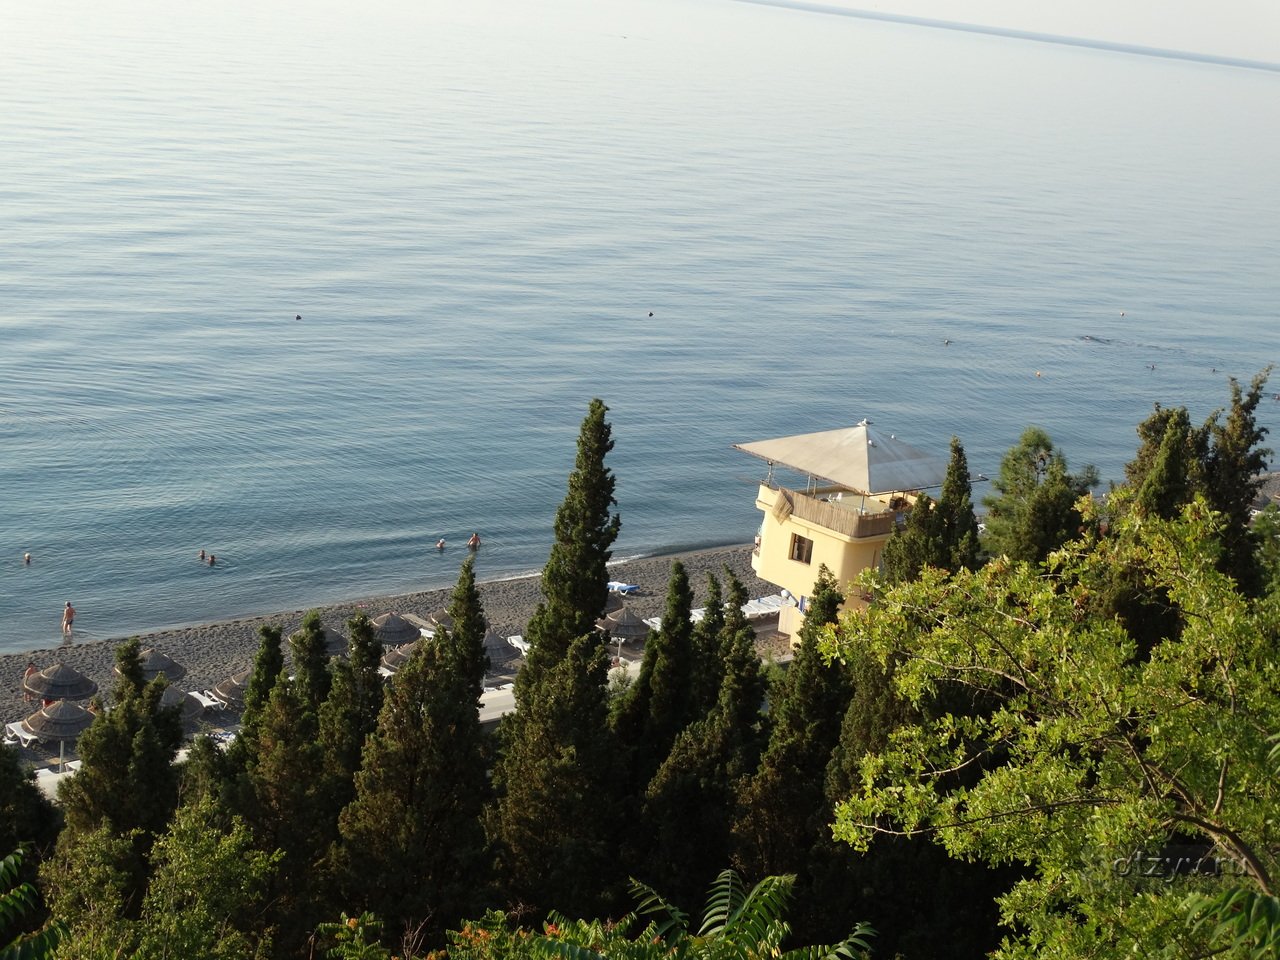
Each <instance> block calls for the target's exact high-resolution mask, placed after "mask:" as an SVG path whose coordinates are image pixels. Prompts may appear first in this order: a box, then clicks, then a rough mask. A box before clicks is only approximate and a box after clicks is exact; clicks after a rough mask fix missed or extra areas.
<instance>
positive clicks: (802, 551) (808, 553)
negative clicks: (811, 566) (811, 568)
mask: <svg viewBox="0 0 1280 960" xmlns="http://www.w3.org/2000/svg"><path fill="white" fill-rule="evenodd" d="M791 559H792V560H798V561H799V562H800V563H808V562H809V561H811V560H812V559H813V541H812V540H810V539H808V538H807V537H802V536H800V534H798V533H793V534H792V535H791Z"/></svg>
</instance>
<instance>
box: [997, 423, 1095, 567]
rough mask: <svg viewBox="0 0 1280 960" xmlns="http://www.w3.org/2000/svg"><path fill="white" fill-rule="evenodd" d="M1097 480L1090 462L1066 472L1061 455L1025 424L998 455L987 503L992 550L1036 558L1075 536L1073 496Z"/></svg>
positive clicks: (1037, 430)
mask: <svg viewBox="0 0 1280 960" xmlns="http://www.w3.org/2000/svg"><path fill="white" fill-rule="evenodd" d="M1097 484H1098V472H1097V470H1095V469H1094V468H1093V467H1092V466H1088V467H1085V468H1084V469H1083V470H1081V471H1080V472H1079V473H1076V474H1073V473H1069V472H1068V471H1067V460H1066V457H1064V456H1063V455H1062V452H1061V451H1060V450H1058V448H1057V447H1055V446H1054V444H1053V441H1052V440H1051V439H1050V438H1049V435H1048V434H1047V433H1045V432H1044V431H1043V430H1041V429H1040V428H1039V427H1028V428H1027V429H1026V430H1025V431H1024V432H1023V434H1022V437H1021V438H1020V439H1019V440H1018V443H1017V444H1015V445H1014V446H1013V447H1012V448H1011V449H1010V450H1009V452H1008V453H1006V454H1005V455H1004V459H1003V460H1001V461H1000V474H999V476H998V477H997V478H996V480H995V481H994V487H995V490H996V493H995V494H994V495H993V496H990V497H987V498H986V499H985V500H984V501H983V502H984V503H985V504H986V505H987V509H988V511H989V512H988V514H987V543H986V546H987V548H988V550H989V551H990V552H991V553H992V554H1004V555H1006V556H1008V557H1009V558H1010V559H1011V560H1023V561H1026V562H1028V563H1039V562H1041V561H1042V560H1044V558H1045V557H1047V556H1048V555H1049V554H1050V553H1051V552H1052V551H1054V550H1056V549H1057V548H1058V547H1060V546H1062V544H1064V543H1065V542H1066V541H1067V540H1069V539H1072V538H1073V537H1075V535H1076V533H1077V532H1078V530H1079V527H1080V524H1081V516H1080V512H1079V511H1078V510H1077V509H1076V506H1075V504H1076V501H1077V500H1078V499H1079V498H1080V497H1082V496H1084V495H1085V494H1086V493H1087V492H1088V491H1089V490H1090V489H1091V488H1093V487H1095V486H1097Z"/></svg>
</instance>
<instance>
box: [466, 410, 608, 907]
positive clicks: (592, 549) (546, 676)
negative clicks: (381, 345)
mask: <svg viewBox="0 0 1280 960" xmlns="http://www.w3.org/2000/svg"><path fill="white" fill-rule="evenodd" d="M607 412H608V408H607V407H606V406H605V405H604V404H603V403H601V402H600V401H599V400H593V401H592V402H591V406H590V409H589V411H588V413H587V416H586V418H585V419H584V420H583V422H582V429H581V431H580V432H579V436H578V456H577V462H576V465H575V468H574V470H573V472H572V473H571V474H570V476H569V484H568V492H567V493H566V495H565V498H564V501H563V502H562V503H561V505H560V508H559V509H558V510H557V511H556V521H555V543H554V544H553V545H552V548H551V555H550V557H549V558H548V560H547V565H546V566H545V567H544V568H543V572H542V592H543V602H542V603H540V604H539V605H538V608H537V610H536V611H535V612H534V615H533V618H532V619H531V620H530V622H529V626H528V628H527V630H526V636H527V637H528V639H529V642H530V651H529V655H528V658H527V660H526V663H525V667H524V669H522V670H521V671H520V673H519V674H518V675H517V677H516V686H515V700H516V712H515V713H514V714H512V715H510V716H509V717H508V718H507V719H506V720H505V721H504V723H503V727H502V736H501V753H500V756H499V761H498V764H497V766H496V768H495V770H494V784H495V787H496V788H497V791H498V800H497V804H496V807H495V808H494V810H493V811H492V813H491V815H490V817H489V824H490V833H491V836H492V838H493V839H494V840H495V841H496V842H497V843H498V844H499V845H500V851H501V862H502V864H503V865H504V868H505V872H506V876H507V878H508V894H509V895H510V896H512V897H513V898H515V899H516V900H518V901H520V902H523V903H526V904H532V905H535V906H536V907H539V908H543V909H545V908H547V907H550V906H553V905H554V906H558V907H560V908H561V909H566V910H575V911H581V912H592V911H594V910H596V909H598V908H599V907H601V906H603V905H605V904H607V903H608V902H609V900H610V899H611V897H612V887H613V881H612V880H611V879H610V874H611V872H612V860H613V856H612V851H613V849H614V846H615V842H614V841H613V839H612V838H613V835H614V822H613V821H614V818H615V817H616V816H617V811H618V808H619V804H620V793H621V783H620V778H619V777H618V776H617V775H616V773H615V771H616V768H617V757H616V749H615V745H614V741H613V738H612V736H611V735H610V731H609V729H608V725H607V713H608V711H607V703H606V697H607V686H606V684H607V674H608V663H609V661H608V656H607V654H606V652H605V649H604V643H603V634H601V633H600V632H599V631H598V630H597V629H596V626H595V624H596V621H597V620H598V619H599V618H600V617H601V615H602V614H603V612H604V606H605V600H606V598H607V596H608V571H607V568H606V566H605V565H606V563H607V561H608V559H609V556H610V548H611V547H612V545H613V542H614V540H615V539H616V538H617V536H618V530H619V526H620V521H619V519H618V517H617V516H616V515H613V514H611V513H610V510H611V508H612V507H613V506H614V504H615V501H614V497H613V491H614V478H613V474H612V473H611V472H610V470H609V469H608V468H607V467H606V466H605V464H604V458H605V455H606V454H607V453H608V452H609V451H610V450H611V449H612V448H613V440H612V437H611V431H610V427H609V424H608V422H607V421H606V420H605V414H606V413H607Z"/></svg>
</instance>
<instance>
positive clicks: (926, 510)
mask: <svg viewBox="0 0 1280 960" xmlns="http://www.w3.org/2000/svg"><path fill="white" fill-rule="evenodd" d="M972 484H973V482H972V480H971V478H970V476H969V459H968V457H966V456H965V452H964V445H963V444H961V443H960V438H959V437H952V438H951V459H950V460H948V461H947V472H946V475H945V477H944V478H943V481H942V491H941V492H940V494H939V495H938V499H937V501H934V500H932V499H930V498H929V497H928V496H926V495H925V494H921V495H920V496H919V497H918V498H917V499H916V503H915V506H914V507H912V508H911V513H910V514H908V515H907V523H906V526H905V527H903V529H901V530H898V531H895V532H894V534H893V536H891V537H890V538H889V542H888V543H886V544H885V548H884V574H885V579H886V580H887V581H888V582H889V583H891V584H893V583H903V582H906V581H908V580H915V579H916V578H917V577H919V576H920V571H921V570H923V569H924V568H925V567H937V568H938V569H939V570H949V571H953V572H954V571H956V570H960V569H968V570H974V569H977V567H978V519H977V517H975V516H974V513H973V500H972V497H971V490H972Z"/></svg>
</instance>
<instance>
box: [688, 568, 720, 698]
mask: <svg viewBox="0 0 1280 960" xmlns="http://www.w3.org/2000/svg"><path fill="white" fill-rule="evenodd" d="M723 629H724V594H723V593H722V592H721V589H720V581H719V580H717V579H716V577H715V575H714V574H711V573H708V574H707V602H706V606H705V607H704V610H703V617H702V619H701V620H699V621H698V622H697V623H696V624H694V627H693V634H692V636H691V638H690V643H691V645H692V648H693V676H692V677H691V679H690V684H689V688H690V699H691V701H692V703H691V709H690V713H689V715H690V717H692V718H701V717H705V716H706V715H707V714H708V713H710V712H711V710H712V709H713V708H714V707H715V705H716V699H717V698H718V697H719V696H720V682H721V681H722V680H723V679H724V661H723V660H722V659H721V656H720V631H721V630H723Z"/></svg>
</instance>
